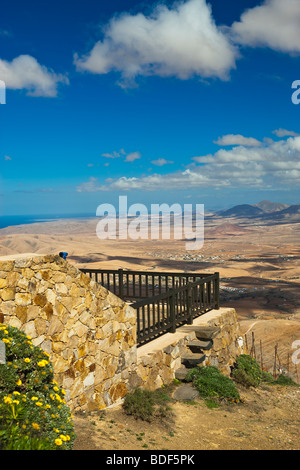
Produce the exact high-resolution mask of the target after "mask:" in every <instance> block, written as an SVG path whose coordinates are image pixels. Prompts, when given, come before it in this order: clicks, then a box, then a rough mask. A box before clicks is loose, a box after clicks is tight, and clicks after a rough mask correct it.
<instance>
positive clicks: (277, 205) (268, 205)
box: [253, 201, 290, 213]
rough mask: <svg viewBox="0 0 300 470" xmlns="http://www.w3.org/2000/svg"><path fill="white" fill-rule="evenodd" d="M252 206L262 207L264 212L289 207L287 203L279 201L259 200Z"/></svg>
mask: <svg viewBox="0 0 300 470" xmlns="http://www.w3.org/2000/svg"><path fill="white" fill-rule="evenodd" d="M253 206H254V207H258V208H259V209H262V210H263V211H264V212H268V213H271V212H278V211H282V210H284V209H287V208H288V207H290V206H289V205H288V204H282V203H281V202H271V201H261V202H259V203H258V204H253Z"/></svg>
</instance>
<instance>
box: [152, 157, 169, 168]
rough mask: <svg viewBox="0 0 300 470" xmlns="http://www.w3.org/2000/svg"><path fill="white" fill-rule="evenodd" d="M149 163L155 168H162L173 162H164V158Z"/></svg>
mask: <svg viewBox="0 0 300 470" xmlns="http://www.w3.org/2000/svg"><path fill="white" fill-rule="evenodd" d="M151 163H153V165H156V166H164V165H168V164H171V163H174V162H172V161H171V160H166V159H165V158H158V159H157V160H152V162H151Z"/></svg>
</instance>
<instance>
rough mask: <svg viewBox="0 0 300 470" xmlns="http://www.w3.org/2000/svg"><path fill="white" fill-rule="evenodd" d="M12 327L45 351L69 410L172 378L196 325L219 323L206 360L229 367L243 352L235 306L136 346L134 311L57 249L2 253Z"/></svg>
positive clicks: (4, 304) (1, 287)
mask: <svg viewBox="0 0 300 470" xmlns="http://www.w3.org/2000/svg"><path fill="white" fill-rule="evenodd" d="M1 322H3V323H6V324H8V325H11V326H15V327H17V328H19V329H20V330H22V331H24V332H25V333H26V334H27V335H29V336H30V337H31V338H32V342H33V344H34V345H36V346H39V347H41V348H42V349H43V350H44V351H46V352H48V353H49V354H50V359H51V362H52V364H53V368H54V373H55V379H56V381H57V382H58V383H59V385H61V386H62V387H63V388H64V389H65V391H66V401H67V404H68V405H69V406H70V408H71V409H72V411H77V410H79V409H80V410H94V409H103V408H106V407H109V406H111V405H114V404H116V403H119V402H120V400H121V399H122V398H123V397H124V396H125V395H126V394H127V393H128V392H129V391H132V390H133V389H134V388H135V387H144V388H148V389H155V388H159V387H161V386H162V385H167V384H169V383H171V382H172V381H173V380H174V378H175V373H176V370H177V369H179V368H180V367H181V357H182V355H184V354H185V353H186V350H187V344H188V343H189V342H190V341H192V340H193V339H195V338H196V335H195V332H194V330H193V327H194V326H200V325H206V326H218V327H220V333H219V334H218V336H217V337H215V338H214V341H213V348H212V349H211V350H210V351H207V352H206V356H207V358H206V360H205V363H204V365H209V364H212V365H215V366H217V367H218V368H219V369H220V370H221V372H223V373H225V374H229V373H230V366H231V365H232V364H233V363H234V360H235V359H236V357H237V356H238V355H239V354H241V353H242V345H241V343H240V334H239V325H238V321H237V315H236V312H235V310H234V309H228V308H225V309H224V308H221V309H219V310H213V311H211V312H208V313H206V314H205V315H202V316H201V317H198V318H196V319H195V320H194V322H193V325H184V326H182V327H181V328H178V329H177V331H176V333H174V334H172V333H167V334H165V335H163V336H162V337H160V338H157V339H156V340H154V341H151V342H150V343H148V344H146V345H144V346H142V347H139V348H138V349H137V345H136V312H135V310H134V309H132V308H131V307H130V306H129V305H128V304H126V303H125V302H123V301H122V300H121V299H119V298H118V297H116V296H115V295H113V294H112V293H111V292H109V291H108V290H106V289H105V288H103V287H102V286H100V285H99V284H97V283H95V281H93V280H91V279H90V278H89V277H88V276H86V275H85V274H83V273H82V272H81V271H80V270H78V269H77V268H76V267H74V266H72V265H71V264H69V263H68V262H67V261H64V260H63V259H62V258H60V257H59V256H55V255H47V256H33V257H32V256H31V257H21V258H20V257H16V258H15V259H9V260H1V259H0V323H1Z"/></svg>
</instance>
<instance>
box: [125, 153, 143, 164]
mask: <svg viewBox="0 0 300 470" xmlns="http://www.w3.org/2000/svg"><path fill="white" fill-rule="evenodd" d="M140 158H141V154H140V152H132V153H129V154H128V155H126V158H125V162H134V161H135V160H139V159H140Z"/></svg>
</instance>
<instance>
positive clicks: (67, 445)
mask: <svg viewBox="0 0 300 470" xmlns="http://www.w3.org/2000/svg"><path fill="white" fill-rule="evenodd" d="M0 340H2V341H3V342H4V343H5V344H6V364H1V365H0V450H54V449H63V450H67V449H71V448H72V445H73V442H74V439H75V433H74V427H73V423H72V419H71V418H72V417H71V413H70V410H69V407H68V406H67V405H66V402H65V399H64V395H65V391H64V390H63V389H62V388H61V387H59V386H58V385H57V383H56V382H55V381H54V375H53V369H52V364H51V362H50V361H49V355H48V354H47V353H45V352H44V351H43V350H42V349H40V348H38V347H37V346H34V345H33V344H32V342H31V338H30V337H29V336H26V335H25V334H24V333H23V332H21V331H20V330H18V329H17V328H15V327H11V326H6V325H0Z"/></svg>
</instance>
